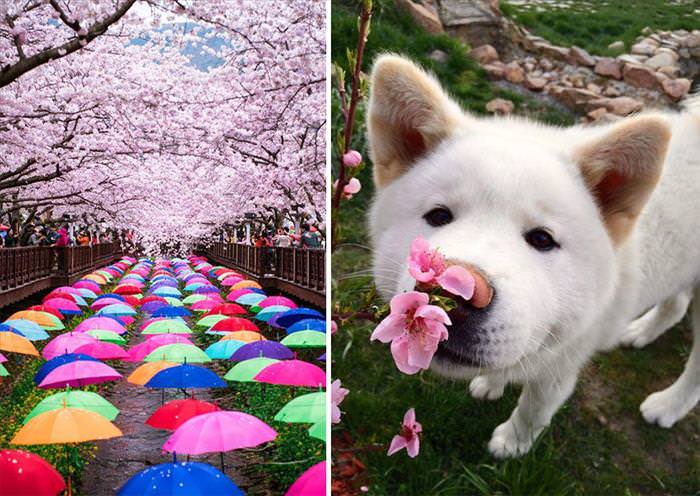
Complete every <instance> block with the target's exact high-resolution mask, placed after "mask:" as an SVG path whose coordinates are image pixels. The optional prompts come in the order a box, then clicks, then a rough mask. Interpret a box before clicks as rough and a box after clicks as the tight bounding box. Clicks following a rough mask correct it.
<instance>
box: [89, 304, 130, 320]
mask: <svg viewBox="0 0 700 496" xmlns="http://www.w3.org/2000/svg"><path fill="white" fill-rule="evenodd" d="M97 315H102V316H114V317H123V316H132V315H136V310H134V309H133V308H131V307H130V306H129V305H122V304H119V303H115V304H114V305H107V306H106V307H102V308H100V310H99V311H98V312H97Z"/></svg>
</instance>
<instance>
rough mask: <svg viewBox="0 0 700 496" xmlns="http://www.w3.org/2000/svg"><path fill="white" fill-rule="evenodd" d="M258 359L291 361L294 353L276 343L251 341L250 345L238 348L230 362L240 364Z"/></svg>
mask: <svg viewBox="0 0 700 496" xmlns="http://www.w3.org/2000/svg"><path fill="white" fill-rule="evenodd" d="M260 357H266V358H276V359H277V360H291V359H292V358H294V352H293V351H292V350H290V349H289V348H287V347H286V346H285V345H283V344H280V343H278V342H277V341H253V342H252V343H248V344H246V345H244V346H241V347H240V348H238V349H237V350H236V352H235V353H234V354H233V355H231V360H233V361H234V362H241V361H243V360H250V359H251V358H260Z"/></svg>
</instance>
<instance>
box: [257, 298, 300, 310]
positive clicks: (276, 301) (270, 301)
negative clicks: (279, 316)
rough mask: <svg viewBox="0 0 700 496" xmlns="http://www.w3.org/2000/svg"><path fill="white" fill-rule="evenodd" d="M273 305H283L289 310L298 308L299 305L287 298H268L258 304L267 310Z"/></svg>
mask: <svg viewBox="0 0 700 496" xmlns="http://www.w3.org/2000/svg"><path fill="white" fill-rule="evenodd" d="M272 305H283V306H285V307H289V308H297V304H296V303H294V301H292V300H291V299H289V298H287V297H286V296H268V297H267V298H265V299H264V300H262V301H261V302H260V303H258V306H259V307H260V308H267V307H271V306H272Z"/></svg>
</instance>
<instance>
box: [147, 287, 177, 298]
mask: <svg viewBox="0 0 700 496" xmlns="http://www.w3.org/2000/svg"><path fill="white" fill-rule="evenodd" d="M151 293H152V294H154V295H156V296H181V295H182V293H180V290H179V289H177V288H171V287H168V286H161V287H159V288H157V289H154V290H153V291H151Z"/></svg>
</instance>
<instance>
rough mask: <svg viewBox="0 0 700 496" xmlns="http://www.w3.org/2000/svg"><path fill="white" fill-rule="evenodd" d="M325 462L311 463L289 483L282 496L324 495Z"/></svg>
mask: <svg viewBox="0 0 700 496" xmlns="http://www.w3.org/2000/svg"><path fill="white" fill-rule="evenodd" d="M325 494H326V462H325V461H323V462H319V463H317V464H316V465H313V466H312V467H311V468H310V469H308V470H307V471H306V472H304V473H303V474H301V476H300V477H299V478H298V479H297V480H296V481H295V482H294V484H292V485H291V487H290V488H289V489H287V492H286V493H285V495H284V496H325Z"/></svg>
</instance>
